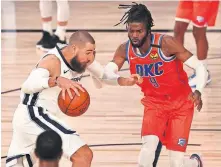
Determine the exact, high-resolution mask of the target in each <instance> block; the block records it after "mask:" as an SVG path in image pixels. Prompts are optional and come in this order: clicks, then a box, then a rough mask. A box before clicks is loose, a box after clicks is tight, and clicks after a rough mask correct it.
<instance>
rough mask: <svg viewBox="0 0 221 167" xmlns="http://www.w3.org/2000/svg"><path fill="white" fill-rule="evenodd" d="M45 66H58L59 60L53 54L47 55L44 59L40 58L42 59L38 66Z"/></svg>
mask: <svg viewBox="0 0 221 167" xmlns="http://www.w3.org/2000/svg"><path fill="white" fill-rule="evenodd" d="M42 64H44V65H47V66H56V65H60V64H61V62H60V59H59V58H58V57H57V56H56V55H54V54H47V55H45V56H44V57H42V59H41V60H40V61H39V62H38V66H39V65H42Z"/></svg>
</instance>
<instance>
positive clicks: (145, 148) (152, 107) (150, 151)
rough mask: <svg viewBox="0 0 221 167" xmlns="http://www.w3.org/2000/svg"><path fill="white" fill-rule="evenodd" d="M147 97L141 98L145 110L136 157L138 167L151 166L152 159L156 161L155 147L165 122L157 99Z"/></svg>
mask: <svg viewBox="0 0 221 167" xmlns="http://www.w3.org/2000/svg"><path fill="white" fill-rule="evenodd" d="M149 99H150V98H145V99H143V100H142V103H143V104H144V106H145V110H144V116H143V124H142V147H141V150H140V153H139V159H138V164H139V167H152V166H153V165H154V164H153V163H154V159H155V163H156V162H157V157H156V155H155V154H156V149H157V146H158V143H159V139H160V140H161V139H162V138H163V133H164V130H165V127H166V122H167V116H166V114H165V113H164V112H163V111H162V108H161V107H159V104H158V103H157V101H151V100H149ZM159 122H160V123H159Z"/></svg>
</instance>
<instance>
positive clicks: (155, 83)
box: [149, 78, 159, 88]
mask: <svg viewBox="0 0 221 167" xmlns="http://www.w3.org/2000/svg"><path fill="white" fill-rule="evenodd" d="M149 80H150V83H151V84H152V85H153V86H154V87H156V88H158V87H159V84H158V83H157V80H156V78H150V79H149Z"/></svg>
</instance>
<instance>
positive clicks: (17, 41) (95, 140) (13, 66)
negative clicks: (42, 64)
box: [1, 2, 221, 167]
mask: <svg viewBox="0 0 221 167" xmlns="http://www.w3.org/2000/svg"><path fill="white" fill-rule="evenodd" d="M165 3H167V5H168V6H169V7H167V8H165V7H164V5H165ZM11 4H15V6H14V7H15V8H14V9H15V14H16V17H15V15H14V14H13V9H11V8H13V7H12V6H8V4H7V3H6V4H5V2H3V5H2V6H3V7H2V9H3V8H4V7H7V8H8V9H9V11H10V12H5V10H2V29H16V28H17V29H40V28H41V24H40V18H39V15H40V14H39V9H38V2H16V3H11ZM118 4H119V2H93V3H92V2H91V3H88V2H70V7H71V9H73V10H71V17H70V23H69V27H68V28H69V29H76V28H90V29H105V28H108V29H111V28H115V27H112V26H113V25H114V24H115V23H117V22H118V21H119V19H120V18H121V16H122V14H123V12H122V11H119V10H118V9H117V5H118ZM145 4H147V5H148V7H149V9H150V10H151V11H152V12H153V17H154V19H155V25H156V26H155V27H154V28H155V29H173V25H174V20H173V19H174V15H175V11H176V5H177V2H145ZM4 5H5V6H4ZM107 6H108V7H107ZM105 7H106V8H105ZM4 9H5V8H4ZM28 11H32V13H30V14H28V16H27V12H28ZM87 13H90V15H88V14H87ZM220 14H221V9H220V10H219V15H218V18H217V26H216V27H214V28H209V29H218V28H220V27H221V21H220V20H221V19H220ZM54 16H56V15H55V12H54ZM91 16H93V17H91ZM13 17H14V20H15V21H14V22H13ZM9 18H10V19H9ZM8 20H10V21H11V22H9V21H8ZM118 28H124V27H123V26H120V27H118ZM190 28H191V27H190ZM91 34H92V35H93V36H94V38H95V40H96V45H97V55H96V59H97V60H98V61H99V62H101V64H103V65H105V64H106V63H108V62H109V61H110V60H111V58H112V56H113V53H114V51H115V50H116V48H117V46H118V45H119V44H120V43H122V42H124V41H126V40H127V34H126V33H91ZM167 34H170V35H172V33H167ZM67 36H68V37H69V36H70V33H68V34H67ZM40 37H41V34H40V33H32V32H27V33H2V37H1V42H2V50H1V54H2V56H1V58H2V64H1V65H2V82H1V83H2V87H1V88H2V92H3V91H7V90H11V89H16V88H19V87H20V86H21V84H22V82H23V81H24V80H25V79H26V77H27V75H28V73H29V72H30V70H31V69H32V68H33V66H34V65H35V63H36V62H37V61H38V59H39V58H40V55H41V54H42V53H41V52H40V51H39V50H36V49H35V44H36V42H37V41H38V40H39V39H40ZM207 37H208V41H209V45H210V48H209V53H208V69H209V70H210V72H211V76H212V82H211V84H209V85H208V86H207V87H206V88H205V91H204V94H203V102H204V106H203V109H202V111H201V112H200V113H197V112H196V113H195V116H194V120H193V124H192V127H191V129H192V130H191V134H190V140H189V144H196V145H197V146H196V145H190V146H189V147H188V149H187V152H186V155H190V154H192V153H195V152H199V153H201V154H202V156H203V159H204V162H205V167H220V166H221V48H220V41H221V33H212V32H210V33H208V34H207ZM185 47H186V48H188V49H189V50H190V51H192V52H193V53H196V47H195V42H194V39H193V37H192V34H191V33H186V36H185ZM127 68H128V65H127V64H126V63H125V65H124V67H123V69H127ZM187 72H188V73H189V74H190V72H191V71H190V70H189V69H187ZM86 74H87V72H86V73H85V75H86ZM120 74H121V75H124V76H128V75H129V72H128V70H125V71H122V72H120ZM82 84H83V85H84V86H85V87H86V88H87V90H88V91H89V93H90V96H91V106H90V109H89V110H88V112H87V113H86V114H85V115H83V116H81V117H76V118H70V117H66V116H64V115H63V114H61V117H62V118H63V119H64V120H66V121H67V123H68V124H69V125H70V127H72V128H73V129H74V130H77V131H78V133H79V134H80V135H81V138H82V139H83V140H85V141H86V142H87V143H88V144H89V145H102V144H125V143H128V144H131V145H117V146H100V147H98V146H97V147H92V149H93V151H94V160H93V164H92V166H93V167H134V166H137V165H136V162H137V156H138V154H139V150H140V145H136V143H140V128H141V122H142V115H143V107H142V105H141V103H140V99H141V98H142V94H141V93H140V90H139V88H138V87H137V86H134V87H109V86H106V87H104V88H103V89H100V90H97V89H95V87H94V86H93V84H92V83H91V80H90V78H89V77H85V78H83V79H82ZM1 102H2V110H1V111H2V112H1V126H2V128H1V131H2V133H1V135H2V137H1V140H2V143H1V155H2V156H4V155H7V151H8V147H9V144H10V140H11V136H12V124H11V121H12V116H13V113H14V111H15V109H16V107H17V105H18V103H19V91H14V92H10V93H5V94H2V100H1ZM167 153H168V152H167V151H166V150H165V148H163V151H162V154H161V157H160V160H159V165H158V166H159V167H166V166H169V165H168V164H169V163H168V162H169V161H168V156H167ZM61 164H62V165H61V166H62V167H63V166H68V165H69V164H70V162H68V161H67V160H65V159H62V161H61ZM1 165H2V166H5V159H2V161H1ZM69 166H70V165H69Z"/></svg>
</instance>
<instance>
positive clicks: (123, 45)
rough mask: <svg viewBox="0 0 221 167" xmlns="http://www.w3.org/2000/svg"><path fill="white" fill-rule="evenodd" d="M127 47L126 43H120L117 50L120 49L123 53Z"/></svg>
mask: <svg viewBox="0 0 221 167" xmlns="http://www.w3.org/2000/svg"><path fill="white" fill-rule="evenodd" d="M127 45H128V41H126V42H124V43H121V44H120V45H119V47H118V49H120V50H121V51H125V52H126V49H127Z"/></svg>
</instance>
